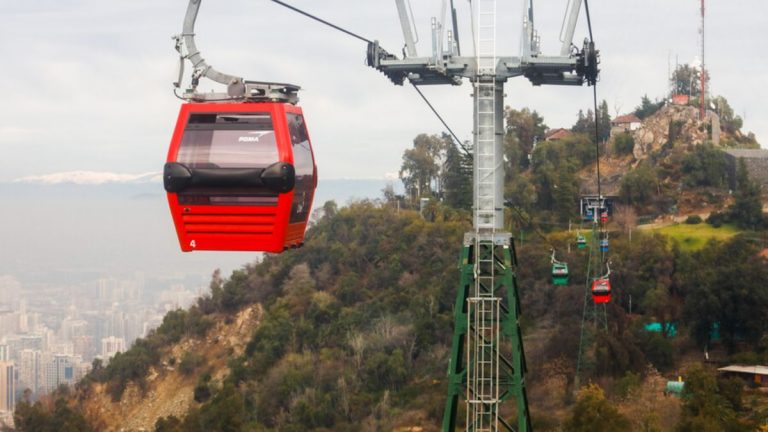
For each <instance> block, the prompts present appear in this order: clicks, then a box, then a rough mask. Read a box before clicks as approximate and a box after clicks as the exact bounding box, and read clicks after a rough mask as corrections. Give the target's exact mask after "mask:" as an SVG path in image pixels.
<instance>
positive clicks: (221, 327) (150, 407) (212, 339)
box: [82, 305, 262, 432]
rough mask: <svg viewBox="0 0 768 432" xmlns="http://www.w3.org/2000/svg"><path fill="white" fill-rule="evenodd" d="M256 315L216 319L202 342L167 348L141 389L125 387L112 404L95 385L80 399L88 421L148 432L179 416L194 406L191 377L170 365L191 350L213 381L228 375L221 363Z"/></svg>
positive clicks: (244, 338) (243, 340)
mask: <svg viewBox="0 0 768 432" xmlns="http://www.w3.org/2000/svg"><path fill="white" fill-rule="evenodd" d="M261 314H262V308H261V305H252V306H250V307H248V308H246V309H243V310H241V311H240V312H239V313H238V314H237V315H236V316H234V317H223V316H218V317H216V325H215V326H214V327H213V328H212V329H210V330H209V331H208V334H207V335H206V337H205V338H202V339H192V338H184V339H182V340H181V341H180V342H179V343H177V344H176V345H174V346H171V347H168V349H167V351H165V353H164V354H163V361H162V364H161V365H159V366H158V367H154V368H152V369H150V372H149V375H148V376H147V377H146V388H145V389H144V391H142V390H141V389H140V388H139V387H138V386H137V385H135V384H134V383H130V384H128V387H127V388H126V390H125V392H124V393H123V396H122V398H121V399H120V400H119V401H118V402H113V401H112V399H111V397H110V396H109V393H108V392H107V386H106V384H101V383H95V384H94V387H93V389H92V391H91V392H90V394H89V395H88V397H87V398H86V399H85V400H84V401H82V408H83V411H84V412H85V415H86V417H87V418H88V420H89V422H90V423H91V424H92V425H95V426H96V427H97V428H98V430H100V431H105V432H140V431H147V432H149V431H153V430H155V422H157V420H158V419H159V418H162V417H168V416H171V415H173V416H176V417H178V418H183V417H184V416H185V415H186V414H187V412H188V411H189V408H190V407H192V406H193V405H194V404H196V402H195V401H194V394H193V392H194V388H195V385H196V375H197V374H193V375H192V376H185V375H183V374H181V373H179V372H178V370H177V368H175V367H173V366H171V365H172V364H178V359H180V358H181V357H182V356H183V355H184V353H186V352H193V353H196V354H199V355H202V356H203V357H204V366H202V367H201V368H211V370H212V376H213V379H214V380H219V381H220V380H222V379H223V378H224V377H225V376H226V375H227V374H228V373H229V368H228V367H227V360H228V359H229V358H231V357H236V356H238V355H240V354H242V352H243V350H244V349H245V345H246V344H247V343H248V341H249V340H250V338H251V334H252V333H253V329H254V328H255V327H256V326H257V325H258V322H259V321H260V319H261ZM171 359H174V360H175V361H170V360H171Z"/></svg>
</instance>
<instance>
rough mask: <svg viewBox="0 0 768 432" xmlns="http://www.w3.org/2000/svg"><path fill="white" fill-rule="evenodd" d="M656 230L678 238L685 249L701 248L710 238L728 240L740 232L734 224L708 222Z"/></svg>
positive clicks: (682, 224)
mask: <svg viewBox="0 0 768 432" xmlns="http://www.w3.org/2000/svg"><path fill="white" fill-rule="evenodd" d="M656 232H660V233H662V234H664V235H666V236H667V237H669V238H670V239H674V240H677V242H678V243H679V244H680V247H681V248H682V249H683V250H687V251H692V250H698V249H701V248H702V247H704V245H705V244H706V243H707V241H709V240H710V239H715V240H727V239H729V238H731V237H733V236H735V235H736V234H738V233H739V230H738V229H737V228H736V227H734V226H732V225H723V226H721V227H720V228H715V227H713V226H712V225H710V224H708V223H700V224H697V225H688V224H684V223H681V224H674V225H668V226H665V227H663V228H659V229H657V230H656Z"/></svg>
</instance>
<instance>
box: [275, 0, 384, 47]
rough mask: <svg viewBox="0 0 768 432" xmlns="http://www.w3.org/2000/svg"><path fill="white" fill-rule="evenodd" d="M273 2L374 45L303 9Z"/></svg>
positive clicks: (276, 1)
mask: <svg viewBox="0 0 768 432" xmlns="http://www.w3.org/2000/svg"><path fill="white" fill-rule="evenodd" d="M272 1H273V2H275V3H277V4H279V5H280V6H284V7H286V8H288V9H290V10H292V11H294V12H298V13H300V14H302V15H304V16H305V17H307V18H311V19H313V20H315V21H317V22H320V23H323V24H325V25H327V26H329V27H332V28H334V29H336V30H338V31H340V32H342V33H346V34H348V35H350V36H352V37H353V38H357V39H360V40H361V41H363V42H367V43H369V44H372V43H373V41H372V40H370V39H366V38H364V37H362V36H360V35H359V34H356V33H352V32H351V31H349V30H347V29H344V28H341V27H339V26H337V25H336V24H332V23H330V22H328V21H326V20H324V19H322V18H319V17H317V16H315V15H312V14H311V13H309V12H304V11H303V10H301V9H299V8H297V7H295V6H291V5H289V4H288V3H285V2H282V1H280V0H272Z"/></svg>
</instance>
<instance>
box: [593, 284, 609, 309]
mask: <svg viewBox="0 0 768 432" xmlns="http://www.w3.org/2000/svg"><path fill="white" fill-rule="evenodd" d="M592 301H593V302H594V303H595V304H600V303H608V302H610V301H611V280H610V279H608V278H600V279H595V280H593V281H592Z"/></svg>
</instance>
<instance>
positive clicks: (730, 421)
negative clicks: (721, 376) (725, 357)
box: [676, 364, 752, 432]
mask: <svg viewBox="0 0 768 432" xmlns="http://www.w3.org/2000/svg"><path fill="white" fill-rule="evenodd" d="M682 396H683V412H682V416H681V417H680V422H679V423H678V424H677V428H676V431H677V432H739V431H747V430H752V429H748V428H746V427H745V425H744V424H742V423H741V422H740V421H738V419H737V417H736V412H735V411H734V409H733V406H732V405H731V404H730V403H729V402H728V400H727V399H726V398H724V397H723V396H722V395H721V394H720V388H719V386H718V384H717V380H716V379H715V377H714V375H713V374H712V373H711V372H709V371H708V370H706V369H704V367H702V366H701V365H700V364H699V365H696V366H694V367H692V368H691V369H690V370H689V371H688V373H687V374H686V375H685V387H683V395H682Z"/></svg>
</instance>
